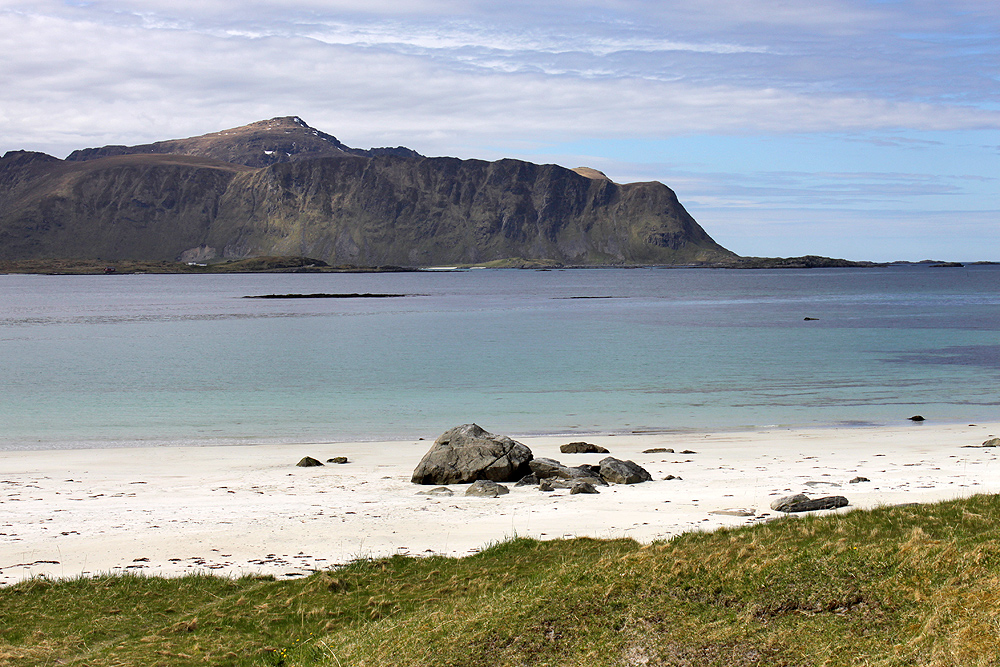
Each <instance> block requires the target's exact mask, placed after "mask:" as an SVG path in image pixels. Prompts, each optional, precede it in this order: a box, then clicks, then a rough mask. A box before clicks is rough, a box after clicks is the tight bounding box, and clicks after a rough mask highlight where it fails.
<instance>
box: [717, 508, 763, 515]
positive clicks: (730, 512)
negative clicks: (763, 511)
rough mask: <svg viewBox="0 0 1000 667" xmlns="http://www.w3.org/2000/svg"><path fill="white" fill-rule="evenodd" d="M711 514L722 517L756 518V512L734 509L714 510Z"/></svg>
mask: <svg viewBox="0 0 1000 667" xmlns="http://www.w3.org/2000/svg"><path fill="white" fill-rule="evenodd" d="M709 514H720V515H722V516H755V515H756V514H757V513H756V512H755V511H754V510H744V509H733V510H713V511H711V512H709Z"/></svg>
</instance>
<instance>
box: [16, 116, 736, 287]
mask: <svg viewBox="0 0 1000 667" xmlns="http://www.w3.org/2000/svg"><path fill="white" fill-rule="evenodd" d="M277 121H287V123H286V124H284V125H283V124H280V123H279V124H277V126H276V127H275V128H268V127H266V126H267V125H268V124H274V123H276V122H277ZM262 124H263V127H257V128H256V129H255V128H254V126H260V125H262ZM267 137H271V139H266V138H267ZM288 137H292V139H290V140H291V141H292V143H293V144H294V146H292V145H286V144H283V143H280V141H285V140H286V138H288ZM265 139H266V140H265ZM272 139H273V140H274V141H279V140H280V141H279V143H273V144H271V143H267V142H268V141H271V140H272ZM137 151H144V152H142V153H140V152H137ZM280 154H285V155H284V158H281V159H279V158H280V157H281V155H280ZM253 156H256V157H253ZM71 158H72V159H68V160H58V159H56V158H54V157H52V156H48V155H44V154H40V153H26V152H23V151H14V152H10V153H7V154H6V155H5V156H4V157H3V158H0V260H26V259H38V258H55V257H61V258H74V259H87V258H89V259H94V258H101V259H103V260H105V261H110V260H115V261H117V260H164V261H175V260H177V259H178V258H180V257H182V256H183V257H187V258H191V257H194V258H207V257H210V256H212V257H217V258H218V259H242V258H246V257H257V256H264V255H286V256H307V257H312V258H315V259H318V260H321V261H324V262H326V263H328V264H331V265H344V264H352V265H365V266H385V265H395V266H411V267H412V266H418V267H419V266H428V265H437V264H465V263H469V264H472V263H489V262H504V261H515V260H516V261H527V262H531V261H539V260H545V261H551V262H555V263H562V264H580V265H588V264H679V263H683V264H688V263H697V262H717V261H722V260H729V259H732V258H734V257H735V255H734V254H733V253H731V252H729V251H727V250H725V249H724V248H722V247H721V246H719V245H718V244H716V243H715V241H713V240H712V239H711V237H709V235H708V234H707V233H705V231H704V230H703V229H702V228H701V227H700V226H699V225H698V223H697V222H695V221H694V219H693V218H692V217H691V216H690V215H689V214H688V213H687V211H686V210H685V209H684V207H683V206H682V205H681V204H680V202H679V201H678V200H677V197H676V196H675V194H674V192H673V191H672V190H670V188H668V187H667V186H665V185H663V184H662V183H657V182H649V183H631V184H626V185H621V184H617V183H613V182H612V181H610V180H606V179H600V178H588V177H587V176H583V175H580V174H579V173H576V172H574V171H572V170H570V169H566V168H563V167H560V166H557V165H551V164H549V165H538V164H532V163H529V162H523V161H519V160H499V161H496V162H486V161H482V160H459V159H456V158H444V157H443V158H427V157H423V156H419V155H417V154H415V153H413V152H412V151H407V150H406V149H388V150H382V149H379V150H375V149H373V150H371V151H358V150H356V149H350V148H349V147H346V146H344V145H343V144H341V143H340V142H339V141H337V140H336V139H335V138H334V137H332V136H330V135H324V134H323V133H320V132H319V131H318V130H313V129H312V128H309V127H308V126H306V125H305V124H304V123H301V121H300V120H298V119H272V121H261V123H257V124H252V125H250V126H246V127H245V128H234V129H232V130H227V131H225V132H222V133H214V134H212V135H204V136H202V137H194V138H192V139H189V140H173V141H169V142H158V143H156V144H148V145H145V146H138V147H105V148H102V149H92V150H90V151H83V152H79V153H76V154H73V155H72V156H71ZM265 158H266V159H265ZM188 261H197V260H196V259H195V260H190V259H189V260H188Z"/></svg>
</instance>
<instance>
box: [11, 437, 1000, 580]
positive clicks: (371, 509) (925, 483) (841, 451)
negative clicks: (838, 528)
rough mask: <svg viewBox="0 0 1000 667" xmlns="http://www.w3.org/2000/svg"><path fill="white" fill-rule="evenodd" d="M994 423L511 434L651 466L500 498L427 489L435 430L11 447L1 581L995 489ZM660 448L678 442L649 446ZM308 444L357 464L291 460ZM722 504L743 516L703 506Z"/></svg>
mask: <svg viewBox="0 0 1000 667" xmlns="http://www.w3.org/2000/svg"><path fill="white" fill-rule="evenodd" d="M486 427H487V428H488V429H489V426H488V425H486ZM998 435H1000V422H991V423H984V424H977V425H967V424H938V423H935V424H927V423H926V422H924V423H922V424H910V423H906V424H900V425H880V426H858V425H840V426H836V425H830V426H814V427H809V428H802V427H795V428H790V427H759V428H754V429H752V430H747V429H744V430H727V429H720V430H713V431H683V432H676V431H672V432H659V431H657V432H643V433H621V434H581V433H573V434H569V435H541V436H537V435H536V436H528V437H525V436H516V435H515V436H512V437H514V438H515V439H517V440H519V441H520V442H523V443H524V444H526V445H527V446H528V447H530V448H531V449H532V451H533V453H534V455H535V456H536V457H549V458H555V459H557V460H559V461H561V462H563V463H564V464H567V465H580V464H582V463H596V462H597V461H599V460H600V459H601V458H603V457H604V456H608V455H604V454H560V453H559V445H560V444H565V443H566V442H570V441H571V440H574V439H581V438H583V439H586V440H587V441H588V442H593V443H594V444H598V445H601V446H604V447H606V448H607V449H609V450H610V452H611V453H610V456H614V457H616V458H621V459H630V460H633V461H635V462H636V463H638V464H640V465H642V466H643V467H645V468H646V469H647V470H648V471H649V472H650V473H651V474H652V476H653V481H652V482H645V483H642V484H637V485H628V486H617V485H614V486H611V487H601V488H600V494H599V495H574V496H571V495H569V493H568V491H556V492H554V493H543V492H541V491H539V490H538V489H537V488H535V487H517V488H515V487H514V486H513V484H509V485H507V486H509V487H510V489H511V492H510V494H509V495H505V496H501V497H499V498H496V499H486V498H473V497H465V496H464V495H462V494H464V491H465V488H466V486H467V485H452V486H451V489H452V490H453V491H454V493H455V495H453V496H451V497H436V496H425V495H419V494H418V492H419V491H424V490H427V489H429V488H431V487H426V486H419V485H414V484H412V483H411V482H410V474H411V473H412V471H413V468H414V467H415V466H416V464H417V462H418V461H419V460H420V458H421V457H422V456H423V455H424V453H425V452H426V451H427V449H428V448H429V447H430V446H431V443H432V440H417V441H414V440H402V441H366V442H340V443H325V444H318V443H299V444H278V445H275V444H267V445H238V444H237V445H196V446H190V445H187V446H168V447H163V446H159V447H157V446H152V447H112V448H105V449H93V448H79V449H62V450H60V449H40V450H5V451H2V452H0V586H2V585H10V584H14V583H17V582H19V581H22V580H24V579H28V578H31V577H35V576H47V577H53V578H72V577H76V576H80V575H98V574H103V573H108V572H137V573H144V574H148V575H159V576H177V575H182V574H187V573H191V572H198V571H202V572H208V573H214V574H220V575H227V576H240V575H244V574H253V575H268V574H269V575H274V576H276V577H279V578H284V577H291V576H303V575H305V574H308V573H309V572H311V571H314V570H322V569H326V568H329V567H333V566H335V565H340V564H344V563H346V562H349V561H351V560H354V559H357V558H367V557H380V556H391V555H394V554H406V555H413V556H418V555H429V554H441V555H446V556H456V557H457V556H464V555H469V554H471V553H475V552H476V551H478V550H480V549H481V548H483V547H484V546H486V545H488V544H490V543H494V542H498V541H502V540H504V539H508V538H511V537H513V536H521V537H532V538H539V539H557V538H569V537H594V538H618V537H631V538H634V539H636V540H637V541H639V542H642V543H648V542H652V541H656V540H664V539H669V538H670V537H672V536H674V535H677V534H680V533H683V532H689V531H691V530H713V529H715V528H719V527H722V526H739V525H745V524H748V523H757V522H761V521H767V520H771V519H773V518H775V517H776V516H777V515H779V514H780V513H777V512H774V511H772V510H770V509H769V504H770V501H771V500H772V499H773V498H775V497H778V496H780V495H788V494H792V493H806V494H808V495H810V496H812V497H819V496H825V495H844V496H846V497H847V498H848V500H849V501H850V505H849V506H848V507H846V508H843V509H840V510H834V511H835V512H846V511H851V510H853V509H859V508H860V509H867V508H872V507H876V506H880V505H893V504H901V503H909V502H918V503H925V502H934V501H938V500H946V499H951V498H957V497H962V496H966V495H971V494H974V493H996V492H1000V475H997V474H996V472H997V468H998V466H1000V462H998V460H997V455H998V453H1000V448H979V447H975V448H966V447H968V446H970V445H971V446H977V445H979V444H981V443H982V442H983V441H985V440H987V439H989V438H991V437H997V436H998ZM656 447H662V448H673V449H675V451H676V452H678V453H673V454H672V453H655V454H644V453H643V450H644V449H651V448H656ZM684 450H692V451H693V453H691V454H682V453H680V452H683V451H684ZM303 456H312V457H314V458H317V459H320V460H321V461H325V460H327V459H329V458H332V457H335V456H347V457H348V459H349V461H350V462H349V463H347V464H344V465H337V464H327V465H326V466H324V467H316V468H298V467H296V466H295V464H296V462H298V460H299V459H300V458H302V457H303ZM668 475H674V476H675V477H679V478H680V479H676V478H675V479H671V480H665V479H664V477H666V476H668ZM857 476H863V477H867V478H869V479H870V480H871V481H870V482H862V483H855V484H851V483H849V480H850V479H852V478H854V477H857ZM730 510H742V511H744V512H749V511H751V510H752V511H753V514H748V515H746V516H734V515H728V514H715V513H713V512H719V511H730ZM821 513H828V511H825V512H821Z"/></svg>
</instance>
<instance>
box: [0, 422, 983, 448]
mask: <svg viewBox="0 0 1000 667" xmlns="http://www.w3.org/2000/svg"><path fill="white" fill-rule="evenodd" d="M969 421H970V420H967V419H953V420H948V419H934V421H933V422H930V423H928V422H917V423H914V422H911V420H909V419H896V420H892V421H889V420H879V421H869V420H838V421H830V422H805V423H778V424H737V425H730V426H718V427H715V428H713V429H711V430H710V431H707V430H706V429H703V428H695V427H685V426H675V427H668V426H664V427H662V428H660V427H655V426H651V427H648V428H640V429H635V430H632V429H627V428H626V429H610V430H609V429H603V430H601V429H594V430H586V429H580V430H553V431H522V432H517V431H510V432H507V431H504V432H503V435H507V436H509V437H511V438H513V439H515V440H539V439H548V438H557V439H559V438H562V439H564V440H566V441H567V442H571V441H572V440H573V439H581V438H604V437H607V438H612V437H618V438H629V437H640V438H642V437H647V436H665V437H671V436H676V437H683V436H685V435H691V436H696V435H699V434H704V433H709V432H710V433H718V434H723V433H757V432H760V431H783V430H793V431H824V430H840V429H843V430H852V429H858V430H866V429H881V428H898V429H905V428H923V427H924V425H925V424H926V425H927V427H928V428H932V427H952V426H973V427H975V426H981V425H986V424H991V423H993V422H990V421H985V422H977V423H971V424H970V423H969ZM931 424H933V426H931ZM998 424H1000V422H998ZM997 428H998V429H1000V425H998V426H997ZM438 435H440V434H438ZM436 437H437V435H431V434H430V433H427V434H425V435H422V436H419V437H418V438H417V439H418V440H420V441H422V442H427V443H431V442H433V441H434V439H435V438H436ZM412 441H413V439H412V438H405V437H400V436H398V435H395V434H385V435H384V436H382V437H378V436H375V437H370V438H359V437H350V436H343V437H342V438H339V439H337V438H335V439H330V438H313V439H309V438H298V439H287V440H285V439H281V438H261V437H252V436H238V437H237V436H234V437H229V438H188V439H167V438H164V439H155V438H146V439H120V440H110V439H109V440H72V441H71V440H45V441H42V440H36V441H35V442H33V443H32V446H29V447H16V446H12V445H13V443H15V442H16V443H23V442H25V440H24V439H13V438H11V439H9V440H7V441H4V440H2V439H0V457H2V456H3V455H4V454H6V453H12V452H61V451H66V452H73V451H101V450H143V449H160V448H180V447H190V448H195V449H198V448H206V447H299V446H302V447H308V446H317V447H325V446H336V445H365V444H369V443H388V442H393V443H396V442H400V443H401V442H412ZM526 444H527V443H526ZM428 446H429V445H428Z"/></svg>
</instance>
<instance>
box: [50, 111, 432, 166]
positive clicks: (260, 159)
mask: <svg viewBox="0 0 1000 667" xmlns="http://www.w3.org/2000/svg"><path fill="white" fill-rule="evenodd" d="M136 154H169V155H197V156H201V157H210V158H213V159H216V160H222V161H223V162H234V163H236V164H242V165H246V166H248V167H268V166H270V165H272V164H277V163H279V162H295V161H297V160H309V159H312V158H317V157H344V156H347V155H360V156H363V157H375V156H377V155H396V156H400V157H422V156H421V155H420V154H419V153H417V152H416V151H413V150H410V149H409V148H403V147H402V146H399V147H397V148H371V149H368V150H362V149H360V148H350V147H348V146H345V145H344V144H342V143H340V141H338V140H337V137H335V136H333V135H330V134H326V133H325V132H320V131H319V130H317V129H314V128H311V127H309V126H308V125H306V123H305V122H304V121H303V120H302V119H301V118H299V117H297V116H286V117H284V118H272V119H271V120H260V121H257V122H256V123H250V124H249V125H244V126H243V127H234V128H231V129H228V130H222V131H220V132H212V133H211V134H203V135H201V136H198V137H190V138H188V139H170V140H168V141H157V142H156V143H152V144H142V145H140V146H104V147H102V148H84V149H82V150H78V151H73V152H72V153H70V154H69V156H68V157H67V158H66V159H67V160H69V161H72V162H75V161H82V160H93V159H96V158H101V157H109V156H112V155H136Z"/></svg>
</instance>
